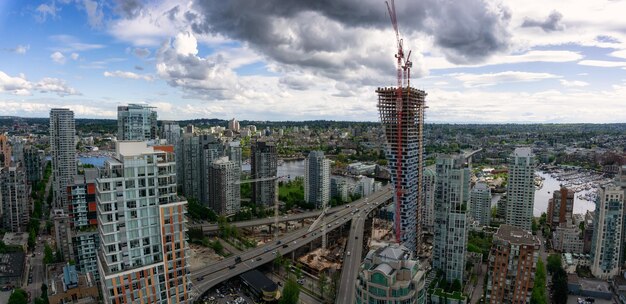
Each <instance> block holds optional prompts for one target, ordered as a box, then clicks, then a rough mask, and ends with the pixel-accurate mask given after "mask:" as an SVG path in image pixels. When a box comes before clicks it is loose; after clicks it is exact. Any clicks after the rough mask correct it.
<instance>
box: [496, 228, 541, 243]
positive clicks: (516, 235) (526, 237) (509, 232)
mask: <svg viewBox="0 0 626 304" xmlns="http://www.w3.org/2000/svg"><path fill="white" fill-rule="evenodd" d="M494 238H497V239H500V240H504V241H507V242H509V243H513V244H518V245H539V244H540V241H539V239H538V238H537V237H536V236H534V235H533V234H532V233H530V231H526V230H524V229H521V228H518V227H515V226H511V225H500V228H498V231H497V232H496V234H495V235H494Z"/></svg>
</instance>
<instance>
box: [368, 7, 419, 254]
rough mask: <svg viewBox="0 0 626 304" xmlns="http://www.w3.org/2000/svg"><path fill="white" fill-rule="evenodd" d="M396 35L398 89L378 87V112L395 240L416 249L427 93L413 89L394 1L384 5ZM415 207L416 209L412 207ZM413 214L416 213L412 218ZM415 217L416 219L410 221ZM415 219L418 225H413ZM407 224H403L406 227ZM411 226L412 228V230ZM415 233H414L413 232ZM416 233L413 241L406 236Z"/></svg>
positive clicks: (409, 66)
mask: <svg viewBox="0 0 626 304" xmlns="http://www.w3.org/2000/svg"><path fill="white" fill-rule="evenodd" d="M385 3H386V4H387V11H388V12H389V16H390V18H391V24H392V25H393V29H394V31H395V35H396V47H397V52H396V54H395V55H394V56H395V58H396V74H397V79H396V81H397V86H396V87H395V88H378V89H377V90H376V92H377V93H378V109H379V113H380V119H381V123H382V125H383V128H384V130H385V137H386V140H387V158H388V160H389V164H390V168H391V171H392V172H391V174H392V182H393V184H394V203H395V214H394V216H395V219H394V225H395V227H394V228H395V237H396V241H397V242H399V243H407V244H409V245H411V244H412V243H413V242H415V246H407V247H413V248H412V249H414V250H417V246H418V245H419V244H420V243H421V224H420V223H421V216H420V213H421V211H420V210H421V208H420V207H421V204H422V201H423V190H422V187H423V182H422V179H423V174H422V172H423V164H422V163H423V122H424V119H423V117H424V100H425V96H426V93H425V92H424V91H421V90H417V89H414V88H412V87H411V86H410V78H411V67H412V62H411V60H410V58H411V51H408V53H407V54H406V56H405V50H404V48H403V40H402V39H401V38H400V33H399V30H398V22H397V17H396V8H395V3H394V1H393V0H391V1H390V2H385ZM413 204H415V205H414V206H415V208H412V207H413ZM413 212H414V213H415V214H414V215H413ZM409 216H414V218H413V219H408V217H409ZM413 220H415V223H412V222H413ZM403 223H404V225H403ZM409 226H411V227H409ZM414 230H415V231H414ZM405 233H408V234H409V235H412V234H415V236H414V237H415V238H414V239H413V240H407V236H405V235H404V234H405Z"/></svg>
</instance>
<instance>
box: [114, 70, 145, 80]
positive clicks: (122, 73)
mask: <svg viewBox="0 0 626 304" xmlns="http://www.w3.org/2000/svg"><path fill="white" fill-rule="evenodd" d="M104 77H119V78H126V79H143V80H146V81H152V80H153V79H154V78H153V77H152V76H150V75H141V74H137V73H133V72H127V71H113V72H109V71H105V72H104Z"/></svg>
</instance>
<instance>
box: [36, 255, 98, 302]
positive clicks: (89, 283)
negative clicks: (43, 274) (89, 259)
mask: <svg viewBox="0 0 626 304" xmlns="http://www.w3.org/2000/svg"><path fill="white" fill-rule="evenodd" d="M48 283H49V284H48V301H49V303H50V304H63V303H73V304H81V303H84V304H87V303H97V302H98V286H97V285H96V282H95V279H94V278H93V275H92V273H90V272H87V273H79V272H77V271H76V267H75V266H74V265H69V264H68V265H66V266H64V267H63V270H62V271H61V272H60V273H55V274H52V275H51V278H50V279H49V282H48Z"/></svg>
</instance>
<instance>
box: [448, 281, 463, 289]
mask: <svg viewBox="0 0 626 304" xmlns="http://www.w3.org/2000/svg"><path fill="white" fill-rule="evenodd" d="M461 289H462V286H461V281H459V279H455V280H454V281H452V286H450V290H451V291H453V292H454V291H461Z"/></svg>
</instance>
